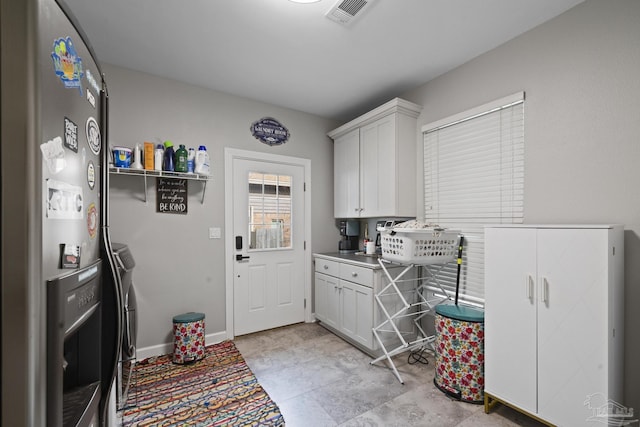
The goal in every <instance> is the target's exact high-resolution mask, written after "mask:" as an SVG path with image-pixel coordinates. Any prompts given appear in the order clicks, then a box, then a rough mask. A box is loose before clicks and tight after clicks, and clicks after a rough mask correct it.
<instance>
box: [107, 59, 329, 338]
mask: <svg viewBox="0 0 640 427" xmlns="http://www.w3.org/2000/svg"><path fill="white" fill-rule="evenodd" d="M105 73H106V76H107V83H108V87H109V95H110V126H109V132H110V135H109V142H110V143H111V144H112V145H114V146H117V145H121V146H127V147H134V146H135V144H137V143H139V144H142V143H143V142H144V141H150V142H157V141H164V140H167V139H168V140H171V141H173V143H174V144H175V145H177V144H185V145H186V146H188V147H189V146H191V147H196V148H197V146H198V145H201V144H202V145H206V146H207V151H208V152H209V156H210V157H211V166H212V169H213V170H212V175H211V178H212V179H211V180H210V181H209V182H208V183H207V188H206V193H205V198H204V203H203V204H201V203H200V200H201V196H202V183H199V182H192V183H189V194H190V196H189V212H188V214H187V215H172V214H160V213H156V206H155V201H156V197H155V191H156V188H155V179H149V187H148V202H147V203H146V204H145V203H144V202H143V201H142V200H143V199H144V190H143V189H144V186H143V180H142V179H141V178H139V177H130V176H114V175H111V193H110V199H111V209H110V212H111V235H112V240H113V241H114V242H122V243H127V244H128V245H129V246H130V248H131V251H132V253H133V255H134V258H135V260H136V268H135V272H134V280H135V287H136V292H137V293H136V295H137V299H138V319H139V333H138V345H139V347H149V346H155V345H161V344H164V343H167V342H171V327H172V317H173V316H174V315H176V314H180V313H183V312H186V311H198V312H202V313H205V315H206V328H207V334H213V333H217V332H224V331H225V260H224V225H225V221H224V170H223V167H224V156H223V150H224V147H234V148H239V149H244V150H252V151H257V152H269V153H273V154H281V155H287V156H294V157H300V158H306V159H310V160H311V174H312V175H311V180H312V182H311V183H310V187H311V191H312V193H311V194H312V201H311V220H312V236H310V237H311V239H312V246H311V248H310V250H311V251H313V252H327V251H330V250H333V249H334V248H335V245H336V242H337V240H338V237H339V236H338V230H337V228H336V227H335V224H334V220H333V174H332V171H333V143H332V142H331V140H330V139H329V138H328V137H327V136H326V133H327V132H328V131H329V130H331V129H333V128H335V127H337V125H338V124H339V123H336V122H333V121H330V120H326V119H323V118H319V117H316V116H312V115H309V114H304V113H300V112H296V111H292V110H287V109H283V108H279V107H275V106H272V105H268V104H264V103H259V102H255V101H251V100H248V99H244V98H239V97H236V96H232V95H227V94H223V93H220V92H214V91H211V90H207V89H203V88H201V87H196V86H191V85H187V84H184V83H179V82H176V81H172V80H167V79H164V78H159V77H155V76H152V75H149V74H143V73H139V72H136V71H131V70H127V69H123V68H119V67H114V66H110V65H108V64H105ZM301 96H304V94H301ZM265 116H268V117H274V118H276V119H277V120H278V121H280V122H281V123H282V124H283V125H284V126H286V127H287V128H288V129H289V131H290V133H291V137H290V139H289V141H288V142H287V143H286V144H284V145H282V146H278V147H269V146H267V145H265V144H262V143H260V142H259V141H258V140H257V139H255V138H254V137H253V136H252V135H251V132H250V130H249V126H250V125H251V123H253V122H254V121H256V120H258V119H260V118H262V117H265ZM307 185H308V188H309V183H307ZM209 227H219V228H220V229H221V230H222V233H223V236H222V239H214V240H210V239H209V237H208V229H209ZM327 230H328V232H327Z"/></svg>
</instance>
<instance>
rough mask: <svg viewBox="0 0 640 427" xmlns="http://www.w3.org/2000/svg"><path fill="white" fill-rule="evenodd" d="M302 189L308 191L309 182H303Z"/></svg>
mask: <svg viewBox="0 0 640 427" xmlns="http://www.w3.org/2000/svg"><path fill="white" fill-rule="evenodd" d="M302 191H307V183H306V182H305V183H303V184H302Z"/></svg>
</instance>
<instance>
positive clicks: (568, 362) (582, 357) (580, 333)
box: [485, 225, 624, 426]
mask: <svg viewBox="0 0 640 427" xmlns="http://www.w3.org/2000/svg"><path fill="white" fill-rule="evenodd" d="M623 233H624V230H623V227H622V226H607V225H605V226H533V225H532V226H513V227H509V226H505V227H495V228H493V227H491V228H486V229H485V333H486V337H485V353H486V354H485V356H486V363H485V376H486V386H485V410H486V411H489V410H490V407H491V406H492V405H493V403H494V402H496V401H498V402H502V403H505V404H508V405H510V406H513V407H515V408H517V409H519V410H522V411H524V412H526V413H528V414H529V415H531V416H533V417H535V418H537V419H539V420H542V421H544V422H546V423H551V424H555V425H558V426H575V425H585V424H587V419H589V418H590V417H593V416H594V414H595V413H596V410H597V408H596V406H598V405H601V404H602V403H603V402H605V403H607V402H608V403H609V405H611V404H614V405H616V404H620V405H621V404H622V401H621V399H622V375H623V371H622V368H623V339H624V330H623V280H624V278H623V274H624V271H623V260H624V240H623V239H624V234H623ZM600 409H602V408H600ZM605 414H606V411H605ZM599 420H600V421H602V422H606V419H605V420H603V419H602V418H599Z"/></svg>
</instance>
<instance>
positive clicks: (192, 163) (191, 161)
mask: <svg viewBox="0 0 640 427" xmlns="http://www.w3.org/2000/svg"><path fill="white" fill-rule="evenodd" d="M195 170H196V150H195V148H192V147H190V148H189V155H188V156H187V172H188V173H193V172H194V171H195Z"/></svg>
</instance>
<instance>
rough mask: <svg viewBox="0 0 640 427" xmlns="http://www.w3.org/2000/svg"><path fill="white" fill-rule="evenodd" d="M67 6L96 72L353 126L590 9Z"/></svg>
mask: <svg viewBox="0 0 640 427" xmlns="http://www.w3.org/2000/svg"><path fill="white" fill-rule="evenodd" d="M65 1H66V3H67V4H68V5H69V6H70V8H71V10H72V12H73V13H74V14H75V15H76V17H77V18H78V21H79V22H80V24H81V25H82V27H83V28H84V30H85V32H86V33H87V35H88V37H89V40H90V41H91V44H92V45H93V47H94V49H95V51H96V54H97V56H98V58H99V60H100V61H101V62H106V63H110V64H114V65H118V66H121V67H125V68H130V69H134V70H139V71H144V72H147V73H150V74H155V75H158V76H163V77H168V78H172V79H176V80H180V81H183V82H187V83H192V84H195V85H199V86H203V87H207V88H211V89H215V90H218V91H222V92H227V93H231V94H234V95H238V96H242V97H247V98H251V99H255V100H259V101H264V102H267V103H270V104H274V105H279V106H283V107H287V108H292V109H295V110H300V111H304V112H308V113H311V114H316V115H319V116H323V117H327V118H333V119H337V120H342V121H346V120H350V119H352V118H354V117H355V116H357V115H359V114H362V113H364V112H365V111H367V110H369V109H371V108H374V107H376V106H378V105H380V104H382V103H384V102H386V101H388V100H389V99H391V98H393V97H396V96H398V95H400V94H402V93H403V92H405V91H407V90H411V89H413V88H416V87H418V86H420V85H422V84H424V83H426V82H427V81H429V80H431V79H433V78H435V77H437V76H439V75H441V74H443V73H445V72H447V71H449V70H451V69H453V68H455V67H457V66H459V65H461V64H463V63H465V62H467V61H469V60H470V59H472V58H474V57H476V56H478V55H480V54H482V53H483V52H486V51H488V50H491V49H492V48H494V47H496V46H498V45H500V44H502V43H504V42H506V41H508V40H510V39H512V38H514V37H516V36H518V35H519V34H522V33H524V32H525V31H527V30H529V29H531V28H533V27H535V26H537V25H539V24H541V23H543V22H545V21H547V20H549V19H551V18H553V17H554V16H557V15H558V14H560V13H562V12H564V11H566V10H567V9H569V8H571V7H573V6H575V5H576V4H578V3H581V2H582V1H583V0H375V1H374V2H372V3H371V4H370V6H369V7H368V8H366V9H365V10H364V11H363V12H362V13H361V14H357V15H356V19H355V20H354V21H353V22H352V23H351V24H350V25H349V26H342V25H340V24H337V23H336V22H333V21H331V20H329V19H327V18H326V17H325V13H326V12H327V11H328V10H329V9H330V8H331V7H332V6H334V4H335V3H336V1H337V0H321V1H318V2H316V3H311V4H297V3H293V2H291V1H290V0H65ZM107 81H108V76H107Z"/></svg>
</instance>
